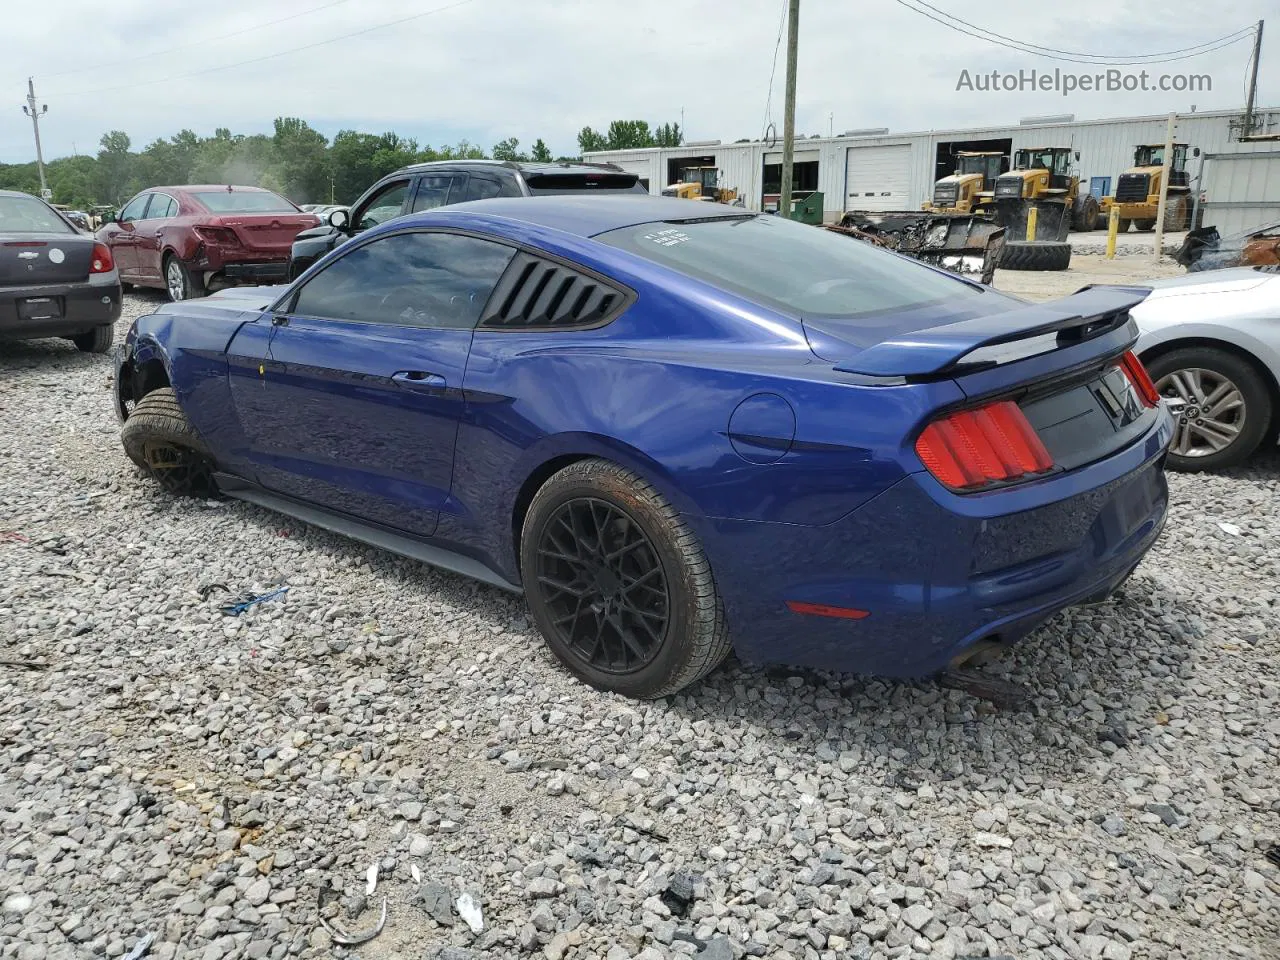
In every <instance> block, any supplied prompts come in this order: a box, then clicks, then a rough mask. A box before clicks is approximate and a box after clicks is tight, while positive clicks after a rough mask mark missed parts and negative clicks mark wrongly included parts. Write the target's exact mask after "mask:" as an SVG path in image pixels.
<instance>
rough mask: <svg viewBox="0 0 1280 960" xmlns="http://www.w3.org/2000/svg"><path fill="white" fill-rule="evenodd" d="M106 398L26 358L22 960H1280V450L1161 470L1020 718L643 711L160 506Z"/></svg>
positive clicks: (1055, 629)
mask: <svg viewBox="0 0 1280 960" xmlns="http://www.w3.org/2000/svg"><path fill="white" fill-rule="evenodd" d="M126 302H127V307H128V310H127V313H128V314H129V315H130V316H132V315H134V314H137V313H140V312H143V311H144V310H145V309H149V307H150V306H151V305H152V304H154V303H156V302H157V298H156V297H154V296H150V295H132V296H130V297H128V298H126ZM126 323H127V320H125V321H122V323H121V335H122V334H123V329H124V327H125V325H126ZM110 373H111V371H110V364H109V362H108V361H107V359H106V358H103V357H89V356H85V355H81V354H78V353H76V352H75V351H74V349H72V348H71V346H70V345H69V344H66V343H60V342H56V341H41V342H33V343H20V344H0V417H2V418H3V423H4V429H3V431H2V432H0V531H12V532H14V533H17V534H21V535H22V536H24V537H26V538H28V540H29V542H21V541H15V540H5V539H0V659H2V660H3V661H4V663H3V665H0V680H2V681H3V683H4V686H5V695H4V696H3V698H0V898H2V901H0V957H3V958H13V957H16V958H22V960H37V958H39V960H67V958H90V957H92V958H100V957H109V958H119V957H123V956H124V955H126V954H127V953H128V952H129V951H130V950H131V949H132V948H133V947H134V945H135V943H136V941H137V940H138V938H140V937H142V936H143V935H144V934H153V935H154V937H155V943H154V944H153V946H152V947H151V952H150V954H149V955H150V956H152V957H159V958H163V960H170V958H175V957H184V958H186V957H190V958H198V960H214V958H242V957H243V958H263V957H269V958H280V957H285V956H290V957H329V956H351V955H358V956H360V957H366V958H405V960H408V958H411V957H412V958H418V957H424V956H427V957H443V958H454V960H462V958H467V957H473V958H480V957H485V958H488V957H529V956H534V957H545V958H549V960H557V958H564V960H580V958H599V957H604V958H608V960H623V958H631V957H642V958H645V960H662V958H672V957H694V956H696V957H701V958H707V960H732V958H739V957H742V956H744V955H746V956H767V957H779V958H784V957H793V958H836V957H839V958H846V957H889V956H891V957H905V956H920V955H927V956H932V957H943V958H948V957H964V956H996V955H1001V954H1007V955H1011V956H1014V957H1018V958H1027V957H1051V958H1089V960H1093V958H1104V960H1128V958H1130V957H1132V958H1135V960H1136V958H1183V957H1185V958H1200V957H1215V958H1216V957H1257V958H1263V957H1275V956H1277V955H1278V953H1277V945H1278V944H1280V909H1278V908H1280V872H1278V871H1277V869H1276V868H1275V867H1273V866H1271V865H1270V864H1269V863H1268V862H1267V861H1266V859H1265V858H1264V856H1263V853H1264V851H1265V849H1266V848H1267V846H1268V845H1270V844H1271V843H1273V842H1275V840H1276V838H1277V834H1278V833H1280V818H1278V817H1277V814H1280V789H1278V788H1277V750H1278V749H1280V682H1278V677H1277V667H1276V653H1277V644H1278V642H1280V637H1278V636H1277V623H1278V622H1280V616H1278V613H1280V610H1278V607H1280V555H1278V554H1280V551H1278V550H1277V546H1276V545H1277V543H1280V510H1278V509H1277V508H1278V506H1280V457H1277V456H1276V455H1274V454H1270V455H1267V456H1264V457H1262V458H1260V459H1258V460H1257V462H1256V463H1255V464H1254V465H1252V466H1251V467H1250V468H1249V469H1245V470H1240V471H1237V472H1235V473H1232V474H1230V475H1226V476H1199V477H1180V476H1175V477H1173V478H1172V479H1171V483H1172V487H1173V498H1174V506H1173V514H1172V517H1171V519H1170V524H1169V527H1168V531H1167V532H1166V534H1165V536H1164V539H1163V540H1162V542H1161V543H1160V545H1159V546H1158V547H1157V549H1156V550H1155V552H1154V553H1153V554H1152V555H1151V557H1150V558H1149V559H1148V560H1147V561H1146V562H1145V563H1144V564H1143V565H1142V566H1141V567H1140V569H1139V570H1138V572H1137V574H1136V575H1135V576H1134V578H1133V579H1132V580H1131V582H1130V584H1129V585H1128V586H1127V587H1126V588H1125V591H1124V595H1123V596H1122V597H1120V598H1118V599H1115V600H1113V601H1111V602H1109V603H1107V604H1106V605H1104V606H1101V607H1098V608H1093V609H1087V610H1077V611H1072V612H1069V613H1067V614H1065V615H1063V616H1060V617H1058V618H1057V619H1056V620H1054V621H1053V622H1052V623H1051V624H1050V625H1048V626H1046V627H1045V628H1043V629H1042V630H1040V631H1039V632H1038V633H1036V634H1035V635H1034V636H1033V637H1032V638H1031V639H1029V640H1028V641H1027V642H1026V643H1024V644H1023V645H1022V646H1021V647H1020V648H1019V650H1018V651H1017V652H1016V653H1015V654H1014V655H1013V656H1012V657H1010V658H1009V659H1008V660H1006V661H1005V662H1003V663H1001V664H999V665H997V666H995V667H994V668H990V669H992V672H993V673H994V674H995V675H997V676H1001V677H1003V678H1005V679H1007V680H1011V681H1014V682H1016V683H1018V684H1021V685H1022V686H1024V687H1025V688H1026V690H1027V691H1028V693H1029V694H1030V697H1031V703H1032V705H1031V706H1030V707H1029V708H1027V709H1019V710H1012V711H1007V710H997V709H995V708H994V707H992V706H990V705H989V704H986V703H985V702H982V701H978V700H975V699H973V698H971V697H969V696H968V695H966V694H965V693H963V692H961V691H957V690H951V689H944V688H942V687H940V686H939V685H938V684H936V683H933V682H924V683H916V684H899V683H886V682H882V681H875V680H865V679H860V678H857V677H852V676H843V675H830V674H821V673H813V672H808V671H800V672H795V671H787V670H762V669H757V668H751V667H745V666H742V665H740V664H737V663H730V664H728V665H726V667H725V668H723V669H721V670H720V671H718V672H716V673H715V674H714V675H713V676H712V677H711V678H709V679H708V680H707V681H706V682H704V683H702V684H700V685H699V686H697V687H696V688H694V689H692V690H691V691H688V692H687V694H686V695H681V696H676V697H673V698H670V699H668V700H665V701H660V702H657V703H635V702H630V701H627V700H624V699H621V698H618V697H612V696H607V695H602V694H599V693H596V692H593V691H591V690H589V689H587V688H586V687H584V686H582V685H580V684H578V683H576V682H574V681H572V680H570V679H569V678H568V677H567V676H566V675H565V674H564V673H563V672H562V671H561V670H559V669H558V668H557V667H556V665H555V664H554V663H553V661H552V658H551V657H550V656H549V655H548V654H547V653H546V652H545V651H544V649H543V647H542V645H541V643H540V641H539V640H538V639H537V637H536V636H535V635H534V633H533V631H532V630H531V627H530V625H529V622H528V619H527V614H526V610H525V608H524V606H523V604H522V603H521V602H520V601H519V600H518V599H516V598H512V597H510V596H507V595H504V594H501V593H499V592H497V591H495V590H491V589H489V588H485V587H481V586H478V585H476V584H473V583H470V582H467V581H464V580H461V579H459V578H456V577H453V576H449V575H445V574H442V573H438V572H435V571H433V570H431V569H429V568H426V567H423V566H421V565H419V564H416V563H411V562H408V561H404V560H400V559H397V558H394V557H391V556H388V555H386V554H383V553H380V552H378V551H376V550H373V549H370V548H366V547H363V546H360V545H358V544H355V543H352V542H350V541H346V540H343V539H341V538H338V537H335V536H331V535H328V534H325V533H322V532H318V531H314V530H310V529H307V528H305V527H303V526H301V525H299V524H297V523H294V522H292V521H290V520H287V519H284V518H281V517H278V516H275V515H273V514H270V513H268V512H266V511H263V510H260V509H257V508H254V507H250V506H247V505H243V504H239V503H235V502H218V503H213V502H210V503H204V502H193V501H182V500H177V499H173V498H171V497H168V496H166V495H163V494H161V493H160V492H159V491H158V490H157V488H155V487H154V486H153V485H151V484H150V483H147V482H145V481H144V480H143V479H142V478H140V477H139V476H138V474H137V473H136V472H135V470H134V469H133V468H132V466H131V465H130V464H128V462H127V461H126V460H125V458H124V456H123V454H122V453H121V451H120V447H119V443H118V440H117V431H116V425H115V422H114V419H113V415H112V413H111V409H110V404H109V402H108V395H107V390H108V386H109V376H110ZM1219 522H1222V523H1226V524H1228V526H1229V528H1230V529H1235V530H1238V533H1231V532H1228V531H1227V530H1224V529H1223V528H1222V527H1220V526H1218V524H1219ZM1232 525H1233V526H1232ZM215 582H221V583H224V584H226V585H227V586H228V587H230V588H231V590H232V591H233V592H239V591H240V590H242V589H252V590H261V589H265V588H268V587H271V586H274V585H276V584H279V583H282V582H287V583H288V584H289V586H290V590H289V592H288V594H287V595H286V596H285V598H284V599H283V600H280V601H274V602H271V603H264V604H262V605H260V606H258V607H255V608H254V609H253V610H251V611H250V612H249V613H247V614H245V615H244V616H242V617H238V618H228V617H224V616H222V615H221V614H220V613H219V612H218V605H219V603H221V602H225V595H223V594H221V593H219V592H217V591H215V592H213V593H212V594H210V595H209V596H208V597H207V598H202V596H201V594H200V592H199V588H200V587H201V586H204V585H208V584H211V583H215ZM24 663H25V664H29V665H33V666H35V667H37V668H38V669H25V668H24V667H23V666H21V664H24ZM370 867H375V871H374V875H375V879H376V889H375V890H374V891H373V892H372V893H370V892H368V888H367V884H368V878H369V871H370ZM415 870H416V876H417V879H415ZM464 893H469V894H470V895H471V896H472V897H473V898H474V900H475V901H476V903H478V904H479V905H480V907H481V910H482V914H483V929H482V930H481V932H480V933H478V934H476V933H473V932H472V930H471V929H470V927H469V926H468V924H467V923H466V922H464V920H463V918H462V916H461V915H460V908H459V905H458V898H459V897H460V896H461V895H462V894H464ZM384 897H385V898H386V901H387V904H388V907H387V910H388V920H387V925H386V928H385V930H384V931H383V932H382V933H381V935H379V936H378V937H377V938H376V939H374V940H372V941H370V942H369V943H367V944H365V945H363V946H360V947H357V948H354V949H352V950H347V949H345V948H340V947H336V946H334V945H332V943H331V939H330V934H329V933H328V932H326V930H325V929H324V928H322V927H321V926H320V924H319V923H318V920H319V919H320V918H321V917H324V918H325V919H326V920H327V921H328V922H329V923H330V925H332V926H334V927H335V928H336V929H342V930H346V931H347V932H349V933H352V934H353V935H359V934H361V933H363V932H367V931H369V930H371V929H373V927H374V926H375V924H376V922H377V919H378V915H379V910H380V908H381V904H382V902H383V898H384Z"/></svg>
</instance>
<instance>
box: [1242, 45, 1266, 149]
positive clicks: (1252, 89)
mask: <svg viewBox="0 0 1280 960" xmlns="http://www.w3.org/2000/svg"><path fill="white" fill-rule="evenodd" d="M1262 24H1263V21H1261V20H1259V21H1258V29H1257V30H1256V31H1255V32H1254V35H1253V69H1252V70H1251V71H1249V97H1248V99H1247V100H1246V101H1245V105H1244V133H1243V134H1242V136H1244V137H1247V136H1249V135H1250V134H1251V133H1253V101H1254V97H1255V96H1256V95H1257V93H1258V60H1259V59H1261V57H1262Z"/></svg>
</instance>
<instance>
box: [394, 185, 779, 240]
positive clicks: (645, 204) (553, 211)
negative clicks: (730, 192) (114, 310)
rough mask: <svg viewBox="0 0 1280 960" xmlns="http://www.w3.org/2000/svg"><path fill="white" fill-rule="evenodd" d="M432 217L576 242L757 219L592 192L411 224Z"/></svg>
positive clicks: (471, 209) (718, 207)
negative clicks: (495, 222)
mask: <svg viewBox="0 0 1280 960" xmlns="http://www.w3.org/2000/svg"><path fill="white" fill-rule="evenodd" d="M433 213H438V214H452V213H482V214H487V215H488V216H492V217H502V218H503V219H504V220H514V221H517V222H520V223H528V224H532V225H534V226H540V227H549V228H550V229H553V230H560V231H562V232H564V233H570V234H574V235H575V236H579V237H594V236H595V235H596V234H600V233H606V232H608V231H610V230H618V229H620V228H621V227H631V226H635V225H637V224H641V223H662V222H670V221H675V222H680V221H688V220H722V219H733V218H741V217H753V216H757V214H755V213H752V212H751V211H750V210H746V209H744V208H743V207H729V206H725V205H724V204H719V203H707V202H706V201H702V200H677V199H674V198H671V197H653V196H649V195H648V194H626V193H614V194H592V193H591V192H590V191H582V192H581V193H573V194H559V195H555V196H546V197H495V198H494V199H492V200H470V201H468V202H466V203H455V204H452V205H450V206H446V207H437V208H436V209H435V210H434V211H428V212H427V213H423V214H418V215H417V217H415V218H414V219H420V222H422V223H430V222H431V219H432V214H433ZM405 219H406V220H408V219H409V218H405Z"/></svg>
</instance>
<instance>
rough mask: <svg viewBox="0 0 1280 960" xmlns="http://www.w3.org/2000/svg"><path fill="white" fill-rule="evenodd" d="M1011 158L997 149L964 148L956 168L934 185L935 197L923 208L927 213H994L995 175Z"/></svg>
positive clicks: (957, 160)
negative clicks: (970, 149)
mask: <svg viewBox="0 0 1280 960" xmlns="http://www.w3.org/2000/svg"><path fill="white" fill-rule="evenodd" d="M1007 165H1008V160H1007V158H1006V157H1005V155H1004V154H1002V153H999V152H997V151H991V152H978V151H968V150H961V151H960V152H958V153H957V154H956V172H955V173H953V174H951V175H950V176H946V177H943V178H942V179H940V180H939V181H938V182H937V183H935V184H934V185H933V199H932V200H931V201H926V202H925V204H924V206H922V207H921V208H920V209H922V210H924V211H925V212H926V213H992V212H994V211H995V193H994V191H995V186H996V178H997V177H999V176H1000V174H1001V173H1002V172H1004V170H1005V168H1006V167H1007Z"/></svg>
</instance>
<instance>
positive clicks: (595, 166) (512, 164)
mask: <svg viewBox="0 0 1280 960" xmlns="http://www.w3.org/2000/svg"><path fill="white" fill-rule="evenodd" d="M440 167H476V168H478V169H484V168H486V167H487V168H489V169H493V168H495V167H502V168H505V169H507V170H518V171H520V172H521V173H599V172H601V171H602V170H603V171H607V172H609V173H626V171H625V170H623V169H622V168H621V167H619V166H617V165H615V164H612V163H585V162H570V161H564V162H559V163H555V162H553V163H534V162H530V161H523V160H430V161H427V162H426V163H411V164H409V165H408V166H407V167H401V168H400V169H399V170H397V171H396V173H413V172H416V171H418V170H432V169H438V168H440Z"/></svg>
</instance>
